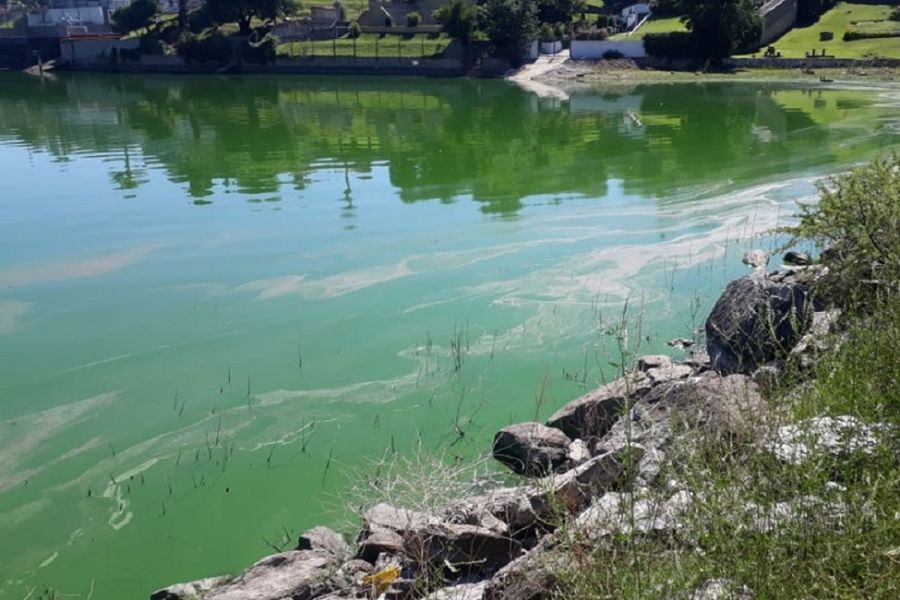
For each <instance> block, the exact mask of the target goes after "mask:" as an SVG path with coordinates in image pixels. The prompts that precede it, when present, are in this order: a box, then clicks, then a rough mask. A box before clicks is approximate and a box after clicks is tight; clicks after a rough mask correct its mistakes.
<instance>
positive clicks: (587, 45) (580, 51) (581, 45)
mask: <svg viewBox="0 0 900 600" xmlns="http://www.w3.org/2000/svg"><path fill="white" fill-rule="evenodd" d="M569 51H570V53H571V56H572V58H573V59H575V60H597V59H600V58H603V55H604V54H606V53H607V52H610V51H613V52H621V53H622V55H623V56H625V57H626V58H644V57H645V56H647V52H646V51H645V50H644V41H643V40H627V41H621V42H611V41H609V40H603V41H600V40H572V45H571V47H570V49H569Z"/></svg>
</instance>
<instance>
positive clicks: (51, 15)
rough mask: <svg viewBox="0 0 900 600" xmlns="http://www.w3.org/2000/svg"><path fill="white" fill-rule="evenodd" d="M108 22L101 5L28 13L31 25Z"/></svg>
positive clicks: (48, 9) (98, 23) (29, 24)
mask: <svg viewBox="0 0 900 600" xmlns="http://www.w3.org/2000/svg"><path fill="white" fill-rule="evenodd" d="M105 22H106V18H105V15H104V14H103V9H102V8H101V7H99V6H78V7H73V8H47V9H44V10H43V11H41V12H39V13H30V14H29V15H28V26H29V27H41V26H44V25H61V24H72V25H80V24H91V25H103V24H104V23H105Z"/></svg>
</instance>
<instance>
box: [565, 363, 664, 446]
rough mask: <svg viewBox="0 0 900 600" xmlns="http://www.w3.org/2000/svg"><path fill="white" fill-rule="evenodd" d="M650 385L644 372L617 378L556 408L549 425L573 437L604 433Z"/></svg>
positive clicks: (588, 437)
mask: <svg viewBox="0 0 900 600" xmlns="http://www.w3.org/2000/svg"><path fill="white" fill-rule="evenodd" d="M649 389H650V378H649V377H647V376H646V375H644V374H643V373H638V374H635V375H633V376H628V377H623V378H621V379H617V380H615V381H613V382H612V383H609V384H607V385H604V386H603V387H600V388H598V389H596V390H594V391H592V392H590V393H588V394H585V395H584V396H581V397H580V398H576V399H575V400H572V401H571V402H569V403H568V404H566V405H565V406H563V407H562V408H560V409H559V410H558V411H556V412H555V413H554V414H553V416H551V417H550V419H549V420H548V421H547V425H548V426H549V427H555V428H556V429H559V430H560V431H562V432H563V433H565V434H566V435H568V436H569V437H570V438H573V439H575V438H581V439H584V440H588V439H590V438H597V437H600V436H602V435H603V434H604V433H606V432H607V431H608V430H609V428H610V427H611V426H612V424H613V423H615V422H616V420H617V419H618V418H619V416H620V413H621V412H622V410H623V408H624V407H625V405H626V404H627V403H628V402H629V401H631V400H633V399H635V398H638V397H640V396H641V395H642V394H644V393H646V392H647V391H648V390H649Z"/></svg>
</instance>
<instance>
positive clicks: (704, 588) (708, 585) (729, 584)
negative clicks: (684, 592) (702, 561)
mask: <svg viewBox="0 0 900 600" xmlns="http://www.w3.org/2000/svg"><path fill="white" fill-rule="evenodd" d="M755 597H756V596H755V595H754V594H753V590H751V589H750V588H748V587H747V586H746V585H737V584H736V583H734V582H733V581H731V580H730V579H721V578H718V579H709V580H707V581H706V582H704V583H703V585H701V586H700V587H698V588H697V589H695V590H694V591H693V592H691V593H690V594H689V595H688V596H687V598H688V600H753V599H754V598H755Z"/></svg>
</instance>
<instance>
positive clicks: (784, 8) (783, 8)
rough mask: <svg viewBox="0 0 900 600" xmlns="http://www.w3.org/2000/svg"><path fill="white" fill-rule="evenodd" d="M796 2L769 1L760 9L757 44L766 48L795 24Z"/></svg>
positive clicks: (793, 0) (783, 0)
mask: <svg viewBox="0 0 900 600" xmlns="http://www.w3.org/2000/svg"><path fill="white" fill-rule="evenodd" d="M797 7H798V0H769V2H766V3H765V4H764V5H763V7H762V8H761V9H760V12H761V14H762V34H761V35H760V37H759V44H760V45H761V46H767V45H769V44H771V43H772V42H774V41H775V40H777V39H778V38H780V37H781V36H783V35H784V34H785V33H787V32H788V31H790V30H791V29H792V28H793V27H794V24H795V23H796V22H797Z"/></svg>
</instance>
